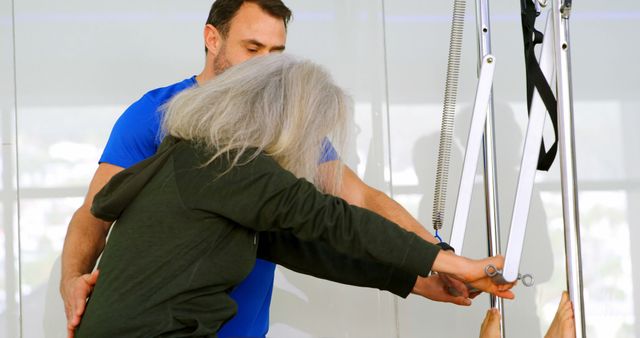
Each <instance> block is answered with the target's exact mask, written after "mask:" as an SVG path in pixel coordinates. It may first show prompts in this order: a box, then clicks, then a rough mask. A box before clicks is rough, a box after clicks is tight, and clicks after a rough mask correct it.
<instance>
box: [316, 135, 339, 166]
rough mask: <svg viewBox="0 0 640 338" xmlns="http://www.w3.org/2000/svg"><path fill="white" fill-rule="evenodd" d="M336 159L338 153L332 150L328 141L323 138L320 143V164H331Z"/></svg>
mask: <svg viewBox="0 0 640 338" xmlns="http://www.w3.org/2000/svg"><path fill="white" fill-rule="evenodd" d="M337 159H338V152H336V149H335V148H333V145H332V144H331V142H330V141H329V139H327V138H325V139H324V141H323V142H322V155H321V156H320V163H325V162H331V161H335V160H337Z"/></svg>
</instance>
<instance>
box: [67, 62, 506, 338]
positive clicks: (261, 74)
mask: <svg viewBox="0 0 640 338" xmlns="http://www.w3.org/2000/svg"><path fill="white" fill-rule="evenodd" d="M350 110H351V109H350V105H349V100H348V98H347V97H346V96H345V94H344V93H343V92H342V90H341V89H340V88H338V87H337V86H336V85H335V84H334V83H333V82H332V80H331V78H330V76H329V75H328V74H327V73H326V72H325V71H324V70H323V69H321V68H320V67H319V66H317V65H314V64H313V63H311V62H308V61H300V60H297V59H295V58H293V57H291V56H287V55H271V56H267V57H260V58H255V59H253V60H250V61H247V62H245V63H243V64H241V65H238V66H235V67H233V68H231V69H229V70H228V71H226V72H225V73H223V74H221V75H220V76H218V77H217V78H216V79H214V80H213V81H211V82H210V83H208V84H206V85H204V86H201V87H197V88H192V89H190V90H187V91H185V92H183V93H181V94H179V95H178V96H177V97H176V98H174V99H173V100H172V101H171V102H170V103H169V105H168V107H167V109H166V112H165V115H164V119H163V131H164V133H165V135H167V136H166V138H165V140H164V141H163V143H162V145H161V146H160V149H159V150H158V152H157V154H156V155H154V156H153V157H151V158H149V159H147V160H145V161H143V162H140V163H139V164H137V165H135V166H134V167H131V168H129V169H127V170H125V171H123V172H121V173H120V174H118V175H116V176H115V177H114V178H113V179H112V180H111V181H110V182H109V183H108V184H107V185H106V186H105V187H104V189H102V191H100V193H98V195H97V196H96V197H95V200H94V204H93V207H92V212H93V213H94V215H95V216H97V217H99V218H102V219H104V220H108V221H113V220H117V223H116V224H115V225H114V228H113V231H112V232H111V235H110V238H109V241H108V243H107V245H106V248H105V250H104V253H103V255H102V258H101V261H100V264H99V269H100V274H101V276H100V279H99V280H98V282H97V284H96V286H95V289H94V291H93V294H92V296H91V298H90V299H89V302H88V304H87V310H86V313H85V315H84V317H83V319H82V322H81V325H80V327H79V328H78V330H77V331H76V336H77V337H129V336H131V337H157V336H161V337H200V336H208V337H211V336H212V335H214V336H215V333H216V331H217V330H218V329H219V328H220V326H221V325H222V324H223V323H225V322H226V321H228V320H229V319H230V318H232V317H233V315H234V313H235V310H236V305H235V303H234V302H233V300H232V299H231V298H230V297H229V296H228V293H229V292H230V291H231V290H232V289H233V288H234V286H236V285H237V284H238V283H240V282H241V281H242V280H243V278H245V276H247V274H248V273H249V272H250V271H251V268H252V266H253V264H254V262H255V260H256V258H264V259H269V260H271V261H274V262H276V263H279V264H283V265H285V266H287V267H291V268H293V269H294V270H297V271H302V272H304V273H308V274H312V275H316V276H320V277H324V278H329V279H332V280H336V281H340V282H344V283H349V284H354V285H361V286H372V287H377V288H380V289H387V290H390V289H393V287H392V286H389V285H387V284H385V283H388V280H386V281H385V282H384V283H383V282H381V281H379V280H376V279H371V278H370V277H371V276H370V275H368V273H367V272H364V273H363V271H364V269H361V268H358V267H362V266H369V265H371V266H376V267H378V268H379V269H383V270H385V271H387V275H388V276H389V278H386V279H393V276H396V275H403V274H404V275H406V274H408V275H410V276H415V275H420V276H427V275H428V274H429V272H430V271H435V272H443V273H448V274H450V275H452V276H454V277H456V278H458V279H460V280H462V281H465V282H467V283H470V284H471V285H472V286H474V287H476V288H478V289H481V290H484V291H488V292H492V293H495V294H498V295H500V296H503V297H508V298H512V297H513V294H512V293H511V292H510V291H508V288H509V287H510V286H506V287H497V286H496V285H494V284H492V283H491V281H490V279H488V278H486V277H485V275H484V272H483V268H484V266H485V265H486V264H489V263H491V264H495V265H497V266H498V267H500V266H501V264H502V259H501V258H489V259H485V260H481V261H475V260H470V259H466V258H463V257H458V256H456V255H454V254H453V253H450V252H444V251H440V248H439V247H438V246H435V245H432V244H430V243H428V242H426V241H424V240H422V239H420V238H419V237H418V236H416V235H415V234H413V233H409V232H407V231H405V230H402V229H400V228H399V227H398V226H397V225H395V224H394V223H391V222H389V221H387V220H386V219H384V218H382V217H380V216H378V215H376V214H374V213H372V212H369V211H366V210H364V209H360V208H357V207H353V206H350V205H348V204H347V203H346V202H345V201H343V200H341V199H339V198H336V197H333V196H332V195H330V193H332V192H335V191H336V190H337V189H340V187H339V186H337V184H336V182H334V181H332V180H331V179H325V180H320V179H318V177H319V176H318V174H317V170H318V161H319V159H320V157H321V154H322V153H323V152H324V151H326V149H327V148H329V147H330V146H329V145H328V141H327V140H329V139H330V140H331V143H332V144H333V145H334V146H335V148H336V149H337V150H340V149H341V146H342V145H343V144H344V139H345V135H346V131H347V130H348V122H349V120H350V113H351V112H350ZM335 170H336V172H335V173H334V175H333V176H332V177H339V171H340V170H341V168H340V167H339V166H336V167H335ZM329 176H330V177H331V175H329ZM307 247H308V248H309V250H308V251H306V248H307ZM318 248H321V249H318ZM327 248H330V250H327ZM290 250H292V251H290ZM331 250H334V252H332V251H331ZM326 252H328V253H330V255H328V256H326V255H323V253H326ZM314 255H317V256H314ZM338 257H341V258H344V259H345V261H347V262H348V263H344V262H341V261H336V262H335V266H336V267H335V269H336V270H335V271H332V270H331V268H327V266H329V265H331V262H329V264H327V260H328V259H332V258H333V259H337V258H338ZM316 259H317V261H318V264H317V266H316V265H314V264H313V263H314V262H313V261H314V260H316ZM320 262H322V263H320ZM358 262H360V263H362V265H361V264H359V263H358ZM372 262H375V263H372ZM345 266H350V267H353V268H354V269H353V271H352V272H351V273H346V275H345V273H344V270H345ZM380 266H382V268H380ZM340 269H342V271H337V270H340ZM359 273H362V274H359ZM413 281H415V277H414V280H413ZM413 281H412V283H413Z"/></svg>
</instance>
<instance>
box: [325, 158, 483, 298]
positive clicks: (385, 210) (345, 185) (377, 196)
mask: <svg viewBox="0 0 640 338" xmlns="http://www.w3.org/2000/svg"><path fill="white" fill-rule="evenodd" d="M339 163H340V162H339V160H335V161H329V162H325V163H322V164H321V165H320V174H321V175H323V174H330V173H333V166H335V165H338V164H339ZM323 172H324V173H323ZM338 197H340V198H342V199H344V200H345V201H347V202H348V203H349V204H352V205H356V206H359V207H361V208H365V209H368V210H371V211H373V212H375V213H377V214H378V215H380V216H382V217H384V218H386V219H388V220H390V221H392V222H394V223H396V224H398V225H399V226H401V227H402V228H404V229H405V230H407V231H411V232H413V233H415V234H417V235H418V236H420V237H421V238H422V239H424V240H425V241H427V242H430V243H438V242H439V241H438V240H437V239H436V238H435V237H433V235H432V234H431V233H430V232H429V231H427V230H426V229H425V228H424V227H423V226H422V225H421V224H420V223H419V222H418V221H417V220H416V219H415V218H413V216H411V214H409V212H408V211H407V210H405V209H404V208H403V207H402V206H401V205H400V204H399V203H398V202H396V201H394V200H393V199H391V198H390V197H389V196H387V195H386V194H385V193H383V192H381V191H379V190H377V189H374V188H372V187H370V186H368V185H367V184H366V183H364V182H363V181H362V180H361V179H360V178H359V177H358V175H356V173H354V172H353V171H352V170H351V169H349V168H348V167H347V166H344V167H343V170H342V180H341V187H340V191H339V193H338ZM440 279H441V282H443V283H444V284H446V285H447V287H448V288H452V289H455V291H456V292H455V293H456V294H458V295H462V296H464V297H465V298H466V297H469V291H468V289H467V287H466V286H465V285H464V284H463V283H461V282H460V281H457V280H455V279H452V278H449V277H448V276H446V275H444V274H441V275H440ZM418 281H420V279H419V280H418ZM428 281H429V282H431V279H429V280H428ZM414 293H415V292H414ZM442 297H449V295H448V294H443V295H442ZM473 297H475V296H473ZM431 299H433V298H431Z"/></svg>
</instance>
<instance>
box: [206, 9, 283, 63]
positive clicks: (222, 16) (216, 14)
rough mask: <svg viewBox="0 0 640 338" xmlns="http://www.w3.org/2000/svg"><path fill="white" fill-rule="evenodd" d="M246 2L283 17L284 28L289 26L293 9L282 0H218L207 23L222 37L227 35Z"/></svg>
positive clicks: (277, 16)
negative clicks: (233, 20)
mask: <svg viewBox="0 0 640 338" xmlns="http://www.w3.org/2000/svg"><path fill="white" fill-rule="evenodd" d="M245 2H251V3H254V4H256V5H258V6H260V8H261V9H262V10H263V11H265V12H267V13H269V15H271V16H273V17H275V18H280V19H282V21H283V22H284V28H285V29H286V28H287V24H288V23H289V20H291V10H290V9H289V8H288V7H287V6H286V5H285V4H284V3H283V2H282V1H281V0H216V1H215V2H214V3H213V5H211V11H209V17H208V18H207V25H213V27H215V28H216V29H217V30H218V31H219V32H220V34H221V35H222V37H226V36H227V34H228V33H229V26H230V23H231V19H233V17H234V16H236V13H238V10H239V9H240V6H242V4H243V3H245ZM205 51H206V47H205Z"/></svg>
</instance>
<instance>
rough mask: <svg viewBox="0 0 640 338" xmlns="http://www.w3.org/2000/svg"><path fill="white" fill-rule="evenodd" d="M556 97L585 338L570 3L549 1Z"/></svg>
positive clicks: (569, 264) (575, 293) (580, 329)
mask: <svg viewBox="0 0 640 338" xmlns="http://www.w3.org/2000/svg"><path fill="white" fill-rule="evenodd" d="M552 4H553V6H552V8H551V15H553V27H554V40H555V55H556V67H557V72H558V74H557V78H556V80H557V90H558V92H557V95H558V138H559V140H558V145H559V148H560V177H561V180H562V213H563V218H564V234H565V253H566V269H567V289H568V291H569V297H570V298H571V301H572V302H573V311H574V318H575V324H576V325H575V327H576V337H583V338H584V337H586V334H587V333H586V326H585V317H584V298H583V284H582V257H581V252H580V216H579V210H578V185H577V175H576V172H577V171H576V162H575V139H574V130H573V99H572V85H571V57H570V52H569V51H570V46H571V44H570V43H569V16H570V14H571V2H570V1H566V0H565V2H561V1H560V0H552Z"/></svg>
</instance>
